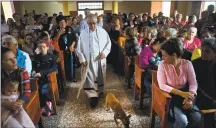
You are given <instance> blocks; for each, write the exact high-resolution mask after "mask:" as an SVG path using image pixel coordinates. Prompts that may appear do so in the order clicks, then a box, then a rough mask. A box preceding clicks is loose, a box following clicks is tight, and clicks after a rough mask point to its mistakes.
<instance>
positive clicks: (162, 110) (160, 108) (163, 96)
mask: <svg viewBox="0 0 216 128" xmlns="http://www.w3.org/2000/svg"><path fill="white" fill-rule="evenodd" d="M171 98H172V97H171V95H169V93H167V92H164V91H162V90H161V89H160V88H159V85H158V81H157V71H152V104H151V115H150V121H151V123H150V124H151V128H154V123H155V114H157V115H158V116H159V117H160V119H161V128H167V126H168V111H169V106H170V105H169V104H170V101H171ZM200 113H201V115H202V120H203V118H204V116H203V115H205V114H208V113H216V109H209V110H200ZM203 126H204V124H203Z"/></svg>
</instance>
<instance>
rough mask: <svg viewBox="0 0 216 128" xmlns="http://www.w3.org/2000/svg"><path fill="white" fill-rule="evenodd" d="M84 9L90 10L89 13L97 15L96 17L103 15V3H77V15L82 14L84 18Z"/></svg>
mask: <svg viewBox="0 0 216 128" xmlns="http://www.w3.org/2000/svg"><path fill="white" fill-rule="evenodd" d="M85 8H88V9H89V10H90V12H91V13H93V14H95V13H97V14H98V15H101V14H103V13H104V2H103V1H102V2H101V1H100V2H98V1H96V2H92V1H89V2H79V1H77V9H78V15H80V14H82V15H83V16H85V14H84V10H85Z"/></svg>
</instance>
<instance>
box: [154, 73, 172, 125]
mask: <svg viewBox="0 0 216 128" xmlns="http://www.w3.org/2000/svg"><path fill="white" fill-rule="evenodd" d="M171 98H172V97H171V96H170V95H169V93H166V92H164V91H162V90H161V89H160V88H159V86H158V82H157V72H156V71H152V104H151V113H150V121H151V128H154V123H155V113H157V115H158V116H159V117H160V119H161V128H167V126H168V119H167V118H168V111H169V103H170V101H171Z"/></svg>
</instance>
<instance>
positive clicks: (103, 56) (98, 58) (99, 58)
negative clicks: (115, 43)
mask: <svg viewBox="0 0 216 128" xmlns="http://www.w3.org/2000/svg"><path fill="white" fill-rule="evenodd" d="M103 58H105V55H104V54H103V53H100V54H99V55H98V56H97V57H96V60H102V59H103Z"/></svg>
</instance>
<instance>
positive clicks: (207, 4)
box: [204, 1, 216, 10]
mask: <svg viewBox="0 0 216 128" xmlns="http://www.w3.org/2000/svg"><path fill="white" fill-rule="evenodd" d="M211 4H212V5H214V6H215V9H216V2H214V1H212V2H205V4H204V10H207V9H208V6H209V5H211Z"/></svg>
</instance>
